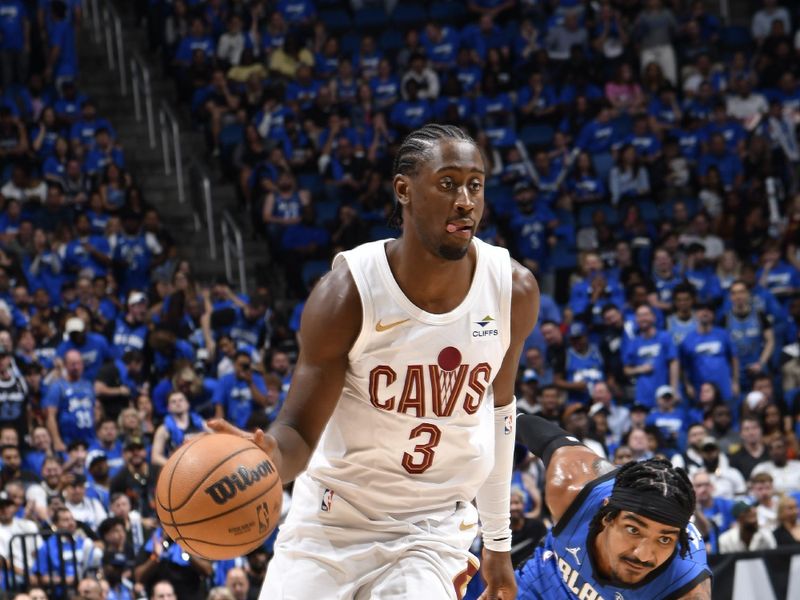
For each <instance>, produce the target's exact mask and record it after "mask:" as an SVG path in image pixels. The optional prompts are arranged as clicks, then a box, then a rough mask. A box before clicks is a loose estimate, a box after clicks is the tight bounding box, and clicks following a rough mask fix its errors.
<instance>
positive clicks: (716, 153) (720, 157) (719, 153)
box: [697, 133, 744, 189]
mask: <svg viewBox="0 0 800 600" xmlns="http://www.w3.org/2000/svg"><path fill="white" fill-rule="evenodd" d="M712 166H713V167H716V168H717V169H718V170H719V175H720V178H721V179H722V183H723V185H724V186H725V189H732V188H733V187H736V186H739V185H741V184H742V182H743V181H744V168H743V167H742V161H740V160H739V157H738V156H737V155H736V154H734V153H733V152H731V151H730V150H728V146H727V144H726V143H725V137H724V136H723V135H722V134H721V133H715V134H712V136H711V138H710V141H709V146H708V152H706V153H705V154H703V155H702V156H701V157H700V160H699V161H698V164H697V174H698V175H699V176H700V177H702V178H704V177H705V176H706V175H707V174H708V170H709V169H710V168H711V167H712Z"/></svg>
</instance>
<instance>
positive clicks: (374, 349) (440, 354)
mask: <svg viewBox="0 0 800 600" xmlns="http://www.w3.org/2000/svg"><path fill="white" fill-rule="evenodd" d="M387 241H389V240H382V241H378V242H372V243H368V244H364V245H362V246H359V247H358V248H355V249H354V250H350V251H348V252H343V253H341V254H339V255H337V256H336V258H335V259H334V265H336V264H338V263H339V262H341V261H342V260H344V261H346V262H347V266H348V267H349V269H350V272H351V274H352V276H353V279H354V280H355V283H356V286H357V288H358V292H359V295H360V297H361V305H362V309H363V313H362V314H363V319H362V326H361V332H360V334H359V336H358V338H357V339H356V341H355V343H354V344H353V347H352V349H351V350H350V353H349V368H348V371H347V374H346V378H345V383H344V389H343V391H342V395H341V398H340V399H339V402H338V404H337V406H336V409H335V410H334V412H333V415H332V417H331V419H330V421H329V422H328V424H327V426H326V428H325V430H324V432H323V434H322V437H321V439H320V442H319V445H318V446H317V448H316V450H315V451H314V454H313V456H312V457H311V461H310V463H309V467H308V470H307V475H304V477H306V476H307V477H310V478H311V479H312V480H313V481H314V482H316V483H317V484H318V485H319V486H321V487H322V488H326V489H328V490H330V491H331V492H332V493H334V494H336V495H339V496H341V497H343V498H345V499H346V500H347V501H348V502H350V503H351V504H353V505H356V506H358V507H360V509H361V510H363V511H364V513H365V514H369V515H373V514H374V515H376V516H378V515H388V516H390V517H392V518H395V519H402V520H407V519H413V518H414V516H416V515H419V514H422V513H429V512H433V511H436V510H441V509H445V508H452V507H453V506H454V505H455V504H456V503H457V502H470V501H472V499H473V498H475V496H476V495H477V492H478V489H479V488H480V487H481V485H482V484H483V482H484V481H485V480H486V478H487V476H488V475H489V472H490V471H491V469H492V467H493V465H494V431H495V426H494V397H493V394H492V387H491V384H492V381H493V380H494V378H495V376H496V375H497V373H498V371H499V369H500V366H501V364H502V362H503V358H504V356H505V353H506V350H507V349H508V346H509V341H510V337H511V331H510V325H511V261H510V259H509V256H508V252H507V251H506V250H505V249H502V248H497V247H494V246H490V245H488V244H486V243H484V242H482V241H480V240H478V239H477V238H476V239H474V240H473V245H474V246H475V250H476V255H477V265H476V267H475V272H474V276H473V280H472V285H471V286H470V289H469V292H468V293H467V295H466V297H465V298H464V300H463V301H462V302H461V304H459V306H458V307H456V308H455V309H453V310H452V311H450V312H448V313H443V314H433V313H429V312H426V311H424V310H422V309H420V308H418V307H417V306H415V305H414V304H412V302H411V301H410V300H409V299H408V298H406V296H405V295H404V294H403V292H402V291H401V290H400V287H399V286H398V285H397V282H396V281H395V279H394V276H393V275H392V272H391V269H390V268H389V262H388V260H387V257H386V250H385V245H386V243H387Z"/></svg>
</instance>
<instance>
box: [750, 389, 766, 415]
mask: <svg viewBox="0 0 800 600" xmlns="http://www.w3.org/2000/svg"><path fill="white" fill-rule="evenodd" d="M766 398H767V397H766V396H765V395H764V392H759V391H758V390H753V391H752V392H750V393H749V394H747V396H745V401H746V402H747V406H749V407H750V410H753V409H754V408H755V407H757V406H758V405H759V403H760V402H763V401H764V400H766Z"/></svg>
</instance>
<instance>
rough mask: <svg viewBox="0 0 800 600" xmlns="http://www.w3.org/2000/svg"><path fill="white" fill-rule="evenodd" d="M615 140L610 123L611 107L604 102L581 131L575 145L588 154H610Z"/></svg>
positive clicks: (614, 133) (616, 136)
mask: <svg viewBox="0 0 800 600" xmlns="http://www.w3.org/2000/svg"><path fill="white" fill-rule="evenodd" d="M617 139H618V135H617V133H616V131H615V129H614V124H613V123H612V122H611V106H610V105H609V104H608V102H607V101H605V102H603V105H602V108H601V109H600V112H599V113H598V114H597V116H596V117H595V118H594V119H592V120H591V121H589V123H587V124H586V125H585V126H584V127H583V129H581V132H580V134H579V135H578V139H577V140H576V141H575V144H576V145H577V146H578V148H580V149H581V150H583V151H585V152H588V153H589V154H600V153H602V152H611V148H612V146H613V145H614V144H615V143H616V142H617Z"/></svg>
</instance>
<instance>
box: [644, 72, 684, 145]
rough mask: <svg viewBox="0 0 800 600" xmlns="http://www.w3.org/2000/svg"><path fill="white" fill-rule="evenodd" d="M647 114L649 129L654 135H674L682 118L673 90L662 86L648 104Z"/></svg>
mask: <svg viewBox="0 0 800 600" xmlns="http://www.w3.org/2000/svg"><path fill="white" fill-rule="evenodd" d="M647 114H648V116H649V118H650V128H651V129H652V130H653V131H654V132H655V133H657V134H660V135H663V134H665V133H671V132H673V133H674V131H675V129H676V128H677V127H679V126H680V124H681V119H682V117H683V111H682V110H681V107H680V104H678V100H677V96H676V95H675V89H674V88H673V87H672V86H670V85H669V84H664V85H662V86H661V87H660V88H659V89H658V94H657V95H655V96H654V97H653V98H652V99H651V100H650V102H649V103H648V105H647Z"/></svg>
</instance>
